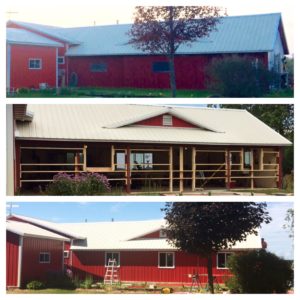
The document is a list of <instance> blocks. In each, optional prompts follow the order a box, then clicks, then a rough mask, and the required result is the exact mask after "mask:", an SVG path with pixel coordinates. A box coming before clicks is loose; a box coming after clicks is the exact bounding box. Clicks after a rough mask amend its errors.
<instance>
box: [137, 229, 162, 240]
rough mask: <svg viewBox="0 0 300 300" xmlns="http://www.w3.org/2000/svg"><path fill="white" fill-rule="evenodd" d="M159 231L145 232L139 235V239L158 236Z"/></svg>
mask: <svg viewBox="0 0 300 300" xmlns="http://www.w3.org/2000/svg"><path fill="white" fill-rule="evenodd" d="M159 232H160V230H157V231H154V232H151V233H148V234H145V235H143V236H141V237H139V239H155V238H159Z"/></svg>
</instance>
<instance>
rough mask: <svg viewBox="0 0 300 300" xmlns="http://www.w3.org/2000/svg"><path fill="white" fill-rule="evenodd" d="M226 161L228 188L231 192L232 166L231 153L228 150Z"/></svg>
mask: <svg viewBox="0 0 300 300" xmlns="http://www.w3.org/2000/svg"><path fill="white" fill-rule="evenodd" d="M225 159H226V160H225V161H226V188H227V190H230V182H231V174H230V173H231V166H230V151H229V149H226V152H225Z"/></svg>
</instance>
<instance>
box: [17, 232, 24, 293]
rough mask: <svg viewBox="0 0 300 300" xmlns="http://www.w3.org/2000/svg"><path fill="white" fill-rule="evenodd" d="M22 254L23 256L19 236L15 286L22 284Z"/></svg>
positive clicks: (21, 241) (21, 242)
mask: <svg viewBox="0 0 300 300" xmlns="http://www.w3.org/2000/svg"><path fill="white" fill-rule="evenodd" d="M22 256H23V237H22V236H19V251H18V282H17V286H18V287H21V284H22V263H23V262H22Z"/></svg>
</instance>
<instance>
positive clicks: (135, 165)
mask: <svg viewBox="0 0 300 300" xmlns="http://www.w3.org/2000/svg"><path fill="white" fill-rule="evenodd" d="M130 167H131V169H133V170H142V169H146V170H151V169H153V153H151V152H149V153H137V152H135V153H131V154H130ZM125 168H126V155H125V153H124V152H117V153H116V169H117V170H125Z"/></svg>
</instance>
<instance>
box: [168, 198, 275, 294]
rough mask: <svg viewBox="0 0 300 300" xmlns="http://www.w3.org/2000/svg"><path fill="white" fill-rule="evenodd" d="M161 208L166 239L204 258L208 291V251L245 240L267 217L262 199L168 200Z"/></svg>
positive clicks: (209, 254)
mask: <svg viewBox="0 0 300 300" xmlns="http://www.w3.org/2000/svg"><path fill="white" fill-rule="evenodd" d="M162 210H163V211H164V212H165V214H166V215H165V219H166V220H167V224H168V225H167V228H166V232H167V237H168V241H169V243H171V244H172V245H173V246H175V247H176V248H178V249H181V250H183V251H186V252H188V253H192V254H197V255H202V256H204V257H205V258H206V260H207V274H208V284H209V288H210V291H211V293H213V292H214V288H213V274H212V255H213V254H214V253H216V252H217V251H219V250H222V249H229V248H230V247H231V246H232V245H234V244H235V243H236V242H238V241H243V240H245V239H246V237H247V235H249V234H257V228H258V227H259V226H260V224H261V223H263V222H265V223H269V222H270V221H271V218H270V217H269V214H268V212H267V211H266V204H265V203H254V202H174V203H171V202H169V203H166V205H165V208H164V209H162Z"/></svg>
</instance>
